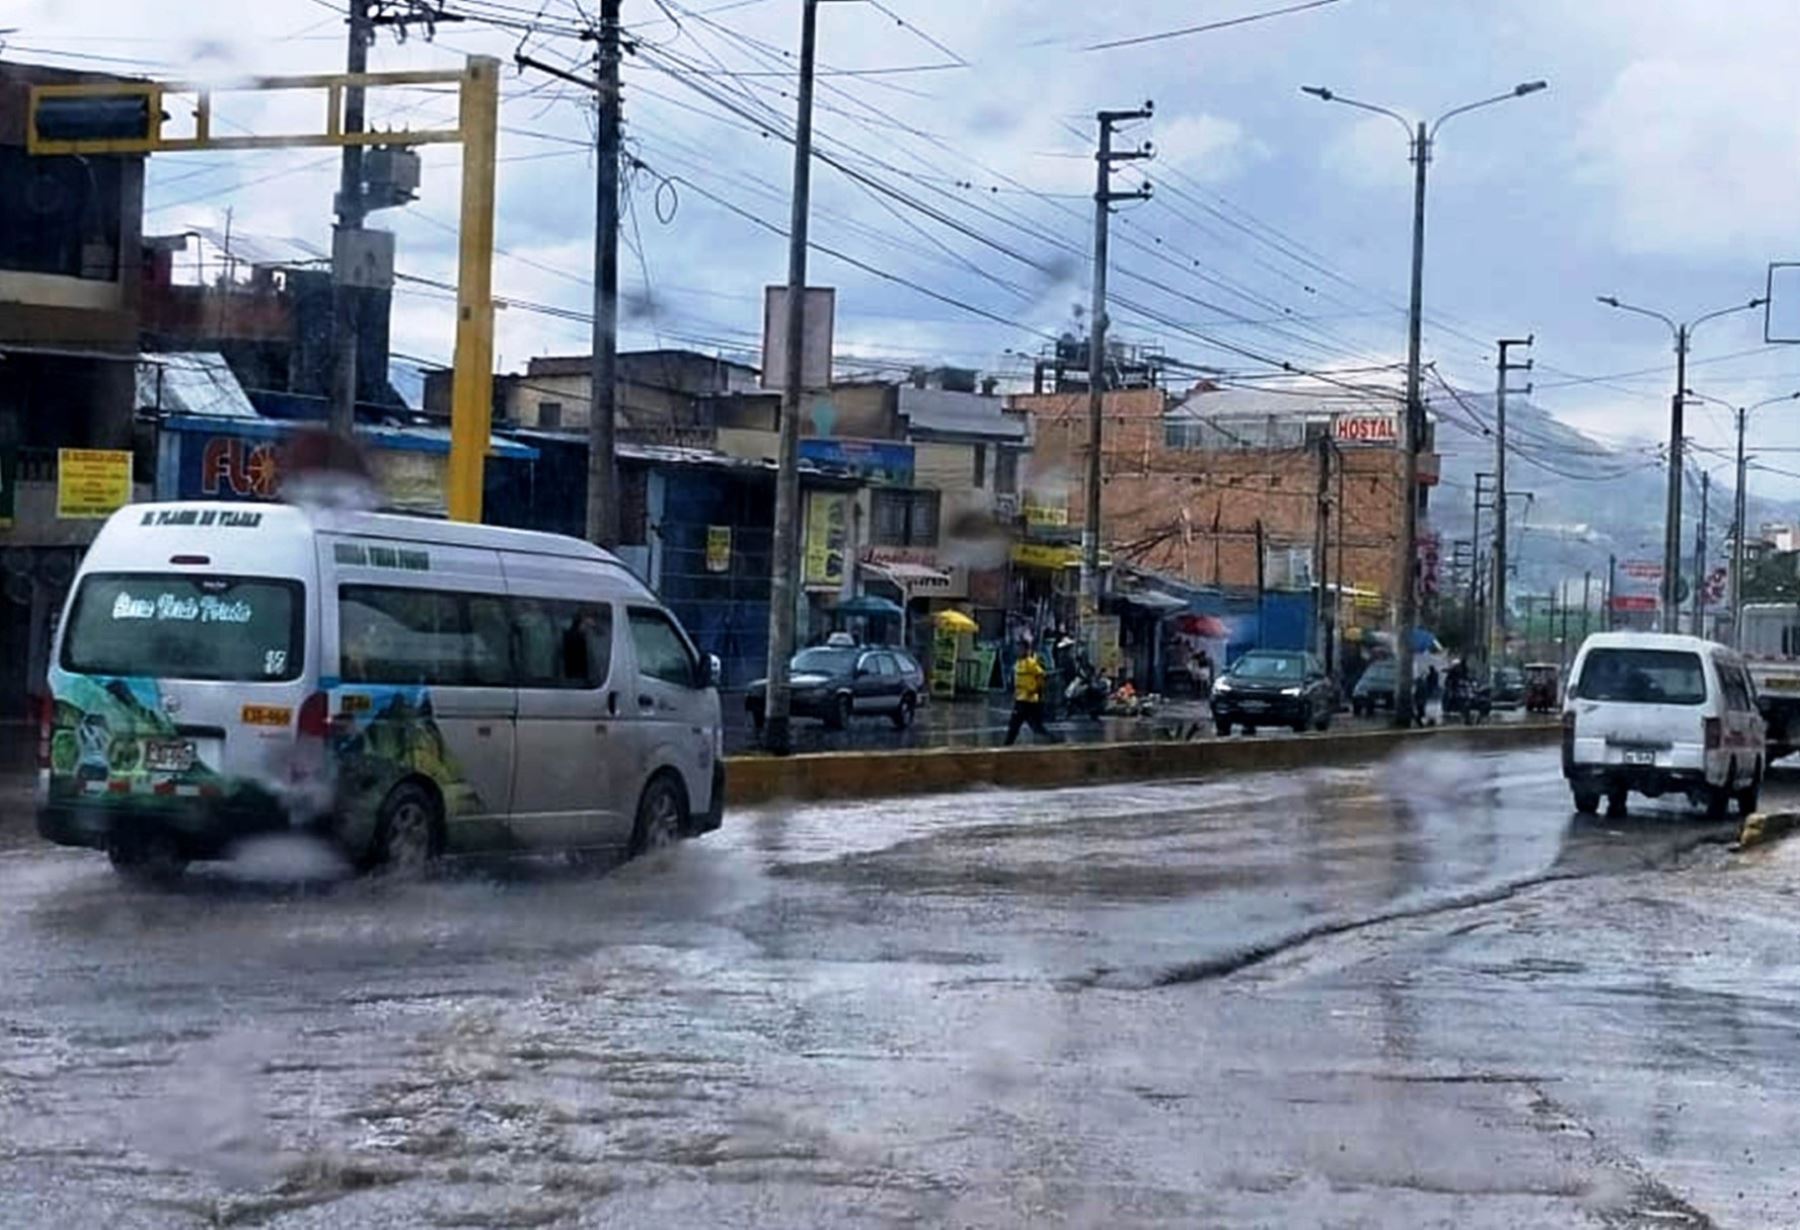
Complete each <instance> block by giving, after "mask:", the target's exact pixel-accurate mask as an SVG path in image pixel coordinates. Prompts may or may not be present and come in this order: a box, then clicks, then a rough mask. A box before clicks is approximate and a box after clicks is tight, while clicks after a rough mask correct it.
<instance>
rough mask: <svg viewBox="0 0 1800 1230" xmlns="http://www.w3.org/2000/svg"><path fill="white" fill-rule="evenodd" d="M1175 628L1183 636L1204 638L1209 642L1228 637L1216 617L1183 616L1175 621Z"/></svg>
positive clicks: (1223, 624)
mask: <svg viewBox="0 0 1800 1230" xmlns="http://www.w3.org/2000/svg"><path fill="white" fill-rule="evenodd" d="M1175 628H1176V630H1177V631H1179V632H1180V633H1181V634H1182V635H1183V636H1198V637H1204V638H1205V639H1207V640H1211V641H1222V640H1224V639H1226V637H1227V636H1228V635H1229V633H1228V632H1227V630H1226V628H1225V623H1224V621H1223V620H1221V619H1220V618H1219V617H1218V616H1217V615H1183V616H1181V617H1180V618H1179V619H1177V620H1176V621H1175Z"/></svg>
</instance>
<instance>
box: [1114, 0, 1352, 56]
mask: <svg viewBox="0 0 1800 1230" xmlns="http://www.w3.org/2000/svg"><path fill="white" fill-rule="evenodd" d="M1337 2H1338V0H1305V3H1302V4H1291V5H1289V6H1288V7H1287V8H1284V9H1270V10H1269V11H1267V12H1263V13H1247V14H1245V15H1244V16H1242V17H1231V18H1227V19H1226V20H1224V21H1209V22H1207V23H1206V24H1205V25H1199V26H1186V27H1183V28H1182V29H1179V30H1164V31H1162V32H1161V33H1159V34H1139V35H1136V36H1134V37H1132V38H1116V39H1113V40H1112V41H1111V42H1106V43H1095V44H1093V45H1092V46H1089V47H1084V48H1082V50H1083V51H1108V50H1110V49H1112V48H1114V47H1135V46H1137V45H1139V44H1140V43H1154V42H1159V41H1161V40H1163V39H1170V38H1186V37H1187V36H1188V35H1190V34H1205V33H1207V32H1208V31H1211V30H1224V29H1227V28H1228V27H1231V26H1242V25H1248V24H1249V23H1251V22H1253V21H1266V20H1268V19H1269V18H1271V17H1285V16H1287V15H1288V14H1289V13H1300V12H1304V11H1306V10H1307V9H1317V8H1323V7H1325V6H1326V5H1328V4H1336V3H1337Z"/></svg>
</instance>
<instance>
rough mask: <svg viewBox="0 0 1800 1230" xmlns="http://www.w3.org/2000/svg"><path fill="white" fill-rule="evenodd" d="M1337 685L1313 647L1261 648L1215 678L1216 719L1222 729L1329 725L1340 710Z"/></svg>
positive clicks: (1249, 731)
mask: <svg viewBox="0 0 1800 1230" xmlns="http://www.w3.org/2000/svg"><path fill="white" fill-rule="evenodd" d="M1337 701H1338V696H1337V685H1335V684H1333V683H1332V682H1331V680H1330V678H1329V677H1327V675H1326V674H1325V668H1324V667H1323V666H1321V665H1320V664H1319V660H1318V659H1317V658H1315V657H1313V656H1312V655H1311V654H1309V653H1287V652H1280V651H1276V650H1267V649H1257V650H1252V651H1251V652H1250V653H1247V654H1245V655H1244V656H1243V657H1241V658H1239V659H1238V660H1237V661H1236V662H1234V663H1232V665H1231V669H1230V670H1228V671H1226V672H1225V674H1224V675H1222V676H1220V678H1219V681H1218V682H1217V683H1215V684H1213V691H1212V712H1213V725H1214V726H1215V727H1217V728H1218V731H1219V733H1220V734H1221V735H1228V734H1230V733H1231V731H1232V728H1233V727H1234V726H1240V725H1241V726H1242V727H1243V728H1244V733H1245V734H1255V733H1256V728H1257V727H1258V726H1291V727H1292V728H1293V729H1294V730H1295V731H1296V732H1298V731H1302V730H1305V729H1307V728H1308V727H1311V728H1313V729H1315V730H1325V729H1327V728H1328V727H1330V725H1331V715H1332V714H1333V713H1335V712H1336V711H1337Z"/></svg>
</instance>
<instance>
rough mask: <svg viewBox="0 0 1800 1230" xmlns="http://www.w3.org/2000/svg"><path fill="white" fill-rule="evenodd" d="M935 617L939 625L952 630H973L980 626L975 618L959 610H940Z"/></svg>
mask: <svg viewBox="0 0 1800 1230" xmlns="http://www.w3.org/2000/svg"><path fill="white" fill-rule="evenodd" d="M933 618H935V619H936V620H937V626H938V627H940V628H947V629H948V630H950V631H951V632H973V631H975V630H976V628H977V627H979V625H978V624H976V622H975V621H974V620H972V619H970V618H969V617H968V616H967V615H965V614H963V613H962V612H961V611H957V610H948V611H939V612H938V613H937V614H936V615H935V616H933Z"/></svg>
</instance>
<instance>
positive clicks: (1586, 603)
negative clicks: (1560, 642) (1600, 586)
mask: <svg viewBox="0 0 1800 1230" xmlns="http://www.w3.org/2000/svg"><path fill="white" fill-rule="evenodd" d="M1593 589H1594V570H1593V569H1592V568H1588V569H1586V570H1584V571H1583V572H1582V574H1581V640H1582V643H1583V644H1586V643H1587V638H1588V620H1589V618H1591V617H1592V615H1593V612H1594V594H1593Z"/></svg>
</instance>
